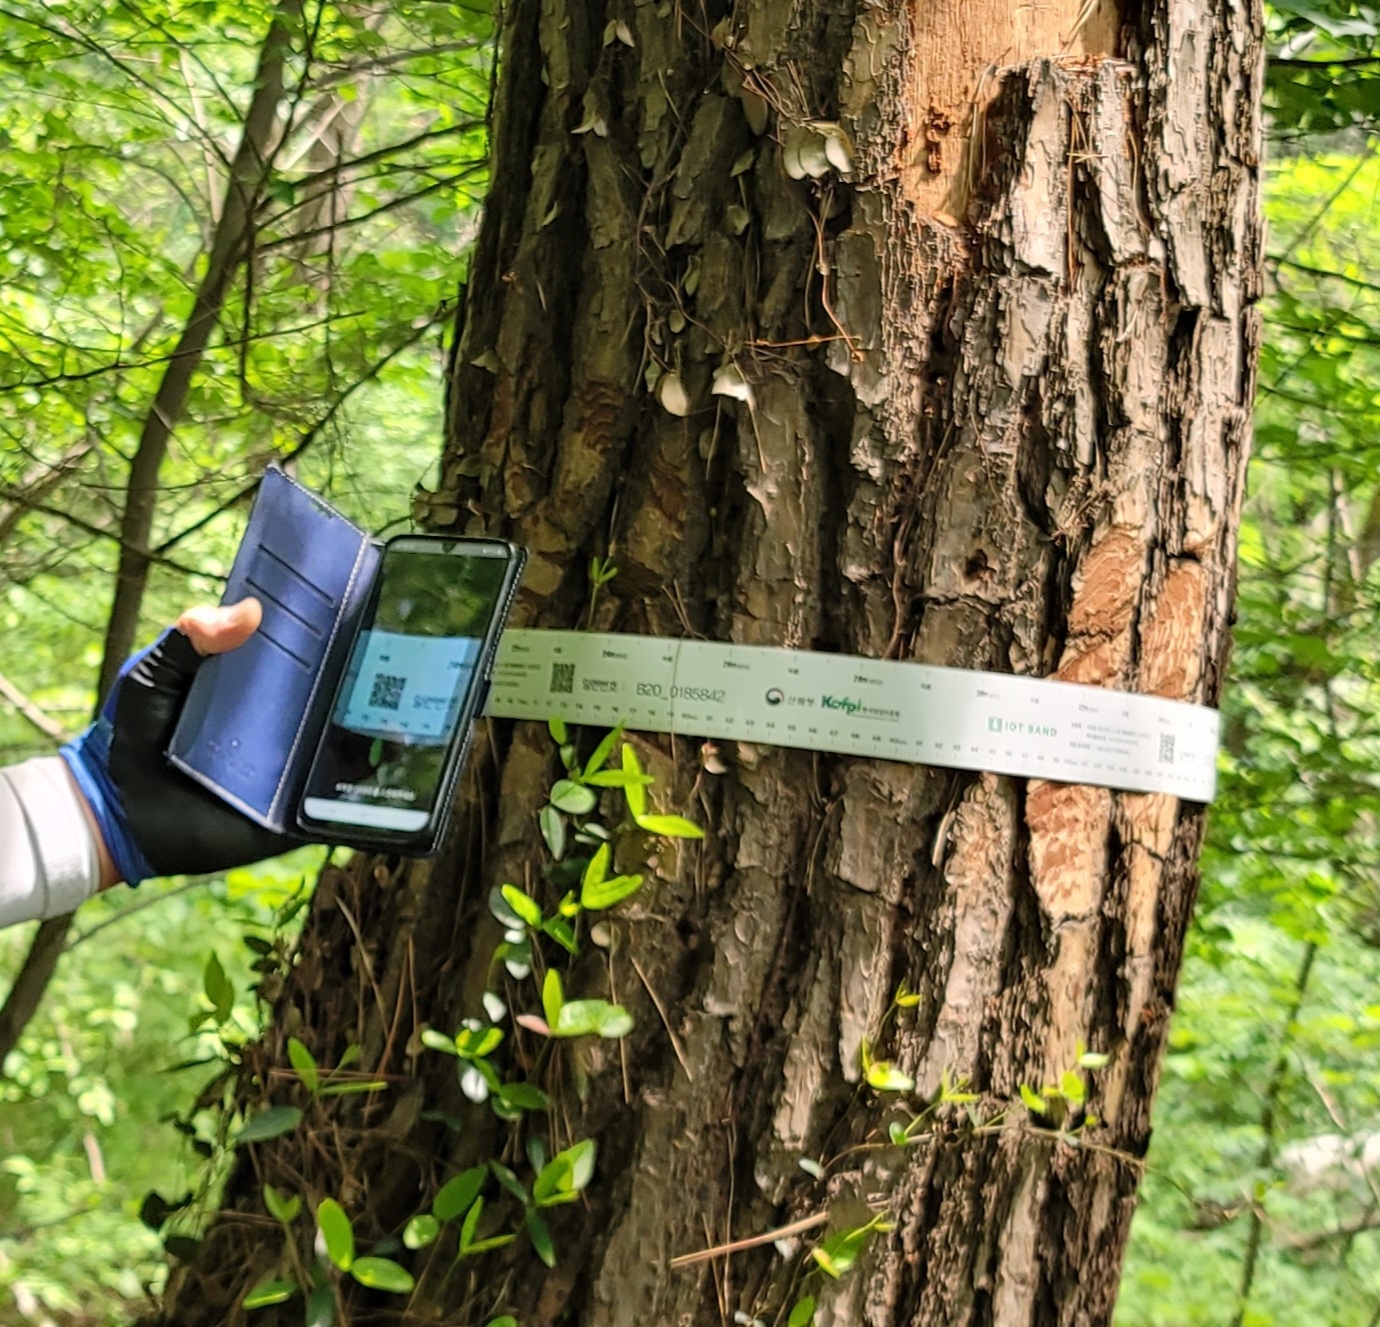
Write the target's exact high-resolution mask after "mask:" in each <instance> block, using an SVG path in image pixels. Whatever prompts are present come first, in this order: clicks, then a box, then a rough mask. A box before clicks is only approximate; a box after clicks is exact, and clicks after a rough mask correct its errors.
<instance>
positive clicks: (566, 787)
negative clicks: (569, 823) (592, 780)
mask: <svg viewBox="0 0 1380 1327" xmlns="http://www.w3.org/2000/svg"><path fill="white" fill-rule="evenodd" d="M598 801H599V798H598V796H597V795H596V794H595V793H593V792H591V791H590V790H589V789H588V788H586V787H585V786H584V784H582V783H576V782H575V781H574V780H573V779H557V780H556V782H555V783H554V784H553V785H552V787H551V805H552V806H554V807H555V808H556V810H558V811H564V812H565V813H566V814H567V815H572V816H587V815H588V814H589V813H590V812H591V811H593V810H594V808H595V806H596V805H597V804H598Z"/></svg>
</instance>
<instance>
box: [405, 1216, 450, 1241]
mask: <svg viewBox="0 0 1380 1327" xmlns="http://www.w3.org/2000/svg"><path fill="white" fill-rule="evenodd" d="M440 1233H441V1223H440V1222H439V1221H438V1220H437V1219H436V1218H435V1217H434V1216H432V1215H431V1214H430V1213H429V1212H418V1213H417V1215H416V1216H414V1217H413V1218H412V1219H411V1220H410V1221H409V1222H408V1223H407V1225H405V1226H404V1227H403V1237H402V1238H403V1244H404V1245H406V1246H407V1247H408V1248H409V1249H424V1248H426V1247H427V1246H428V1245H430V1244H434V1243H435V1242H436V1236H437V1235H439V1234H440Z"/></svg>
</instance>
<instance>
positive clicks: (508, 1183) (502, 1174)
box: [489, 1161, 529, 1207]
mask: <svg viewBox="0 0 1380 1327" xmlns="http://www.w3.org/2000/svg"><path fill="white" fill-rule="evenodd" d="M489 1169H490V1170H491V1171H493V1174H494V1178H495V1179H496V1180H497V1181H498V1182H499V1183H500V1184H501V1185H502V1186H503V1187H504V1188H505V1189H507V1190H508V1192H509V1193H511V1194H512V1195H513V1197H514V1198H516V1199H517V1200H518V1202H520V1203H521V1204H522V1205H523V1206H524V1207H526V1206H527V1203H528V1202H529V1199H528V1197H527V1190H526V1189H525V1188H524V1187H523V1184H522V1181H521V1180H520V1179H518V1177H517V1176H516V1175H514V1174H513V1172H512V1171H511V1170H509V1169H508V1167H507V1166H505V1165H504V1164H503V1163H502V1162H501V1161H490V1162H489Z"/></svg>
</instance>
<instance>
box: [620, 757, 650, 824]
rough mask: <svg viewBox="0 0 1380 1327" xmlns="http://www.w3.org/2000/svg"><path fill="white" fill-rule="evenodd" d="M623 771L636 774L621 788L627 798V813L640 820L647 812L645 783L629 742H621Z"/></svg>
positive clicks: (640, 767) (640, 764) (639, 764)
mask: <svg viewBox="0 0 1380 1327" xmlns="http://www.w3.org/2000/svg"><path fill="white" fill-rule="evenodd" d="M623 773H625V774H633V775H636V776H637V777H636V778H635V779H634V780H633V781H632V782H630V783H629V784H628V785H627V787H625V788H624V789H623V796H624V797H626V798H627V800H628V814H629V815H630V816H632V818H633V819H634V820H635V821H640V820H641V819H642V817H643V816H645V815H646V814H647V785H646V784H645V783H643V782H642V763H641V762H640V761H639V760H638V758H637V752H636V751H634V750H633V748H632V743H631V742H624V743H623Z"/></svg>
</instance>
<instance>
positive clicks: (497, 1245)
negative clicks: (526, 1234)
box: [466, 1235, 517, 1254]
mask: <svg viewBox="0 0 1380 1327" xmlns="http://www.w3.org/2000/svg"><path fill="white" fill-rule="evenodd" d="M515 1239H517V1236H516V1235H490V1236H489V1238H488V1239H477V1240H475V1242H474V1243H473V1244H471V1245H470V1247H469V1248H468V1249H467V1250H466V1252H467V1253H470V1254H476V1253H488V1251H489V1250H490V1249H501V1248H504V1247H505V1246H507V1245H509V1244H511V1243H512V1242H513V1241H514V1240H515Z"/></svg>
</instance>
